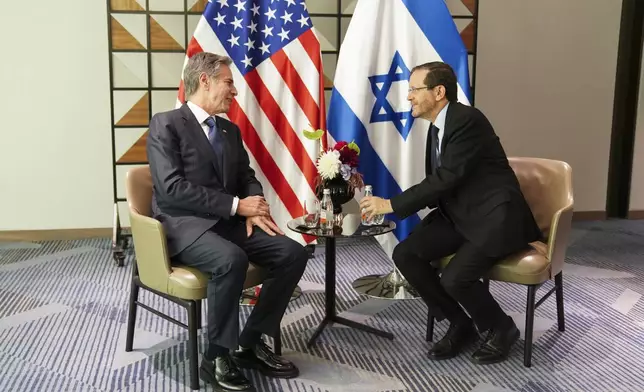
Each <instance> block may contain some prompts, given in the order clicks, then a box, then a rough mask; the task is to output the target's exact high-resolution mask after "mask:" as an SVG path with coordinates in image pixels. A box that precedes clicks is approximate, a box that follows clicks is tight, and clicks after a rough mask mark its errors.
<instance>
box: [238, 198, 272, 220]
mask: <svg viewBox="0 0 644 392" xmlns="http://www.w3.org/2000/svg"><path fill="white" fill-rule="evenodd" d="M237 215H241V216H247V217H250V216H269V215H270V210H269V208H268V203H267V202H266V199H264V198H263V197H262V196H248V197H246V198H244V199H240V200H239V204H237Z"/></svg>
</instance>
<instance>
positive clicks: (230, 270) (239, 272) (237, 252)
mask: <svg viewBox="0 0 644 392" xmlns="http://www.w3.org/2000/svg"><path fill="white" fill-rule="evenodd" d="M247 271H248V256H247V255H246V253H245V252H244V251H243V250H241V249H240V248H238V247H231V249H230V250H229V251H228V252H227V255H226V257H225V261H224V262H223V263H222V268H221V271H220V272H221V274H222V275H223V274H230V275H233V276H235V277H237V278H240V279H244V278H245V277H246V272H247ZM215 274H216V272H215Z"/></svg>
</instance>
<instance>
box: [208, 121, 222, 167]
mask: <svg viewBox="0 0 644 392" xmlns="http://www.w3.org/2000/svg"><path fill="white" fill-rule="evenodd" d="M204 122H205V123H206V125H208V141H209V142H210V145H211V146H212V149H213V150H214V151H215V158H216V160H217V164H218V165H219V171H220V172H221V169H222V167H223V161H224V160H223V158H224V140H223V136H222V134H221V131H220V130H219V129H217V123H216V122H215V119H214V118H212V117H208V118H207V119H206V120H205V121H204Z"/></svg>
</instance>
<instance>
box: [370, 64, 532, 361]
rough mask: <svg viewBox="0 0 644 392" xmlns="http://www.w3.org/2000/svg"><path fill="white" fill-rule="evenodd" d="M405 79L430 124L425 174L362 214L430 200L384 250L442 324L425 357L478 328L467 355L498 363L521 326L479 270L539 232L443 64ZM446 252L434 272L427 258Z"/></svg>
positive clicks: (400, 212)
mask: <svg viewBox="0 0 644 392" xmlns="http://www.w3.org/2000/svg"><path fill="white" fill-rule="evenodd" d="M409 86H410V88H409V94H408V96H407V99H408V100H409V101H410V102H411V105H412V115H413V116H414V117H420V118H424V119H426V120H429V121H430V122H431V126H430V129H429V131H430V136H428V138H427V151H426V154H425V155H426V156H425V179H424V180H423V181H421V182H420V183H419V184H417V185H414V186H412V187H411V188H409V189H407V190H405V191H404V192H403V193H401V194H399V195H397V196H395V197H393V198H392V199H391V200H385V199H381V198H378V197H367V198H364V199H363V200H361V203H360V204H361V206H362V207H363V208H365V209H366V211H367V214H368V215H373V214H383V213H392V212H393V213H395V214H396V215H397V216H398V217H400V218H401V219H402V218H406V217H407V216H409V215H411V214H414V213H416V212H418V211H419V210H421V209H423V208H425V207H429V208H435V209H434V210H433V211H432V212H430V214H429V215H427V216H426V217H425V219H423V221H422V222H421V223H420V224H419V225H418V226H417V227H415V228H414V230H413V231H412V233H411V234H410V235H409V236H408V237H407V238H406V239H405V240H404V241H402V242H400V243H399V244H398V245H397V246H396V248H395V249H394V251H393V255H392V258H393V260H394V262H395V264H396V266H397V267H398V269H399V270H400V271H401V272H402V274H403V275H404V276H405V277H406V278H407V280H408V282H409V283H410V284H411V285H412V286H413V287H414V288H416V290H418V292H419V294H420V295H421V297H422V298H423V300H424V301H425V302H426V303H427V306H428V307H429V309H430V311H431V312H432V314H433V315H434V316H435V317H436V319H437V320H442V319H444V318H447V319H448V320H449V322H450V327H449V329H448V331H447V334H446V335H445V336H444V337H443V338H442V339H441V340H439V341H438V342H437V343H436V344H434V345H433V346H432V348H431V350H430V351H429V356H430V358H432V359H446V358H451V357H454V356H455V355H457V354H458V353H459V352H460V351H461V350H462V349H463V348H464V347H465V346H466V345H467V344H469V343H472V342H474V341H475V340H477V338H478V334H477V330H476V329H477V328H478V331H480V332H484V331H489V333H488V334H487V337H486V338H485V341H484V342H483V344H482V345H481V346H480V348H479V349H478V350H476V351H475V352H474V354H473V356H472V359H473V361H474V362H476V363H494V362H499V361H502V360H504V359H505V358H507V355H508V353H509V351H510V348H511V346H512V345H513V344H514V343H515V342H516V341H517V339H518V338H519V330H518V329H517V327H516V325H515V324H514V321H513V320H512V318H510V317H509V316H507V315H506V314H505V313H504V312H503V310H502V309H501V308H500V306H499V304H498V303H497V302H496V301H495V300H494V298H493V297H492V295H491V294H490V292H489V291H488V289H487V287H486V286H485V285H484V284H483V283H482V282H481V281H480V278H481V277H482V276H483V275H484V274H485V273H486V272H487V271H488V270H489V269H490V268H491V267H492V266H493V265H494V264H495V263H496V262H497V261H499V259H501V258H503V257H504V256H507V255H509V254H511V253H513V252H517V251H519V250H521V249H524V248H526V247H527V246H528V244H529V243H530V242H532V241H535V240H537V239H539V238H540V236H541V234H540V231H539V228H538V227H537V224H536V222H535V220H534V217H533V216H532V212H531V211H530V208H529V207H528V205H527V203H526V201H525V198H524V196H523V194H522V192H521V189H520V188H519V183H518V180H517V178H516V176H515V174H514V172H513V170H512V168H511V167H510V165H509V164H508V160H507V157H506V155H505V152H504V150H503V147H502V146H501V143H500V141H499V138H498V137H497V136H496V134H495V133H494V129H493V128H492V125H491V124H490V122H489V121H488V120H487V118H486V117H485V116H484V115H483V114H482V113H481V112H480V111H479V110H478V109H475V108H473V107H470V106H466V105H462V104H460V103H458V102H457V82H456V75H455V74H454V71H453V70H452V69H451V67H450V66H449V65H447V64H445V63H442V62H432V63H427V64H423V65H419V66H417V67H415V68H414V69H412V73H411V76H410V79H409ZM451 254H455V255H454V257H453V259H452V260H451V262H450V263H449V265H448V266H447V267H446V268H445V269H444V270H443V271H442V276H441V277H439V276H438V273H437V271H436V270H435V269H434V268H433V267H432V265H431V262H432V261H436V260H439V259H441V258H443V257H445V256H448V255H451ZM461 306H462V308H461ZM463 308H464V309H465V311H467V313H468V314H469V316H468V314H466V313H465V312H464V311H463ZM470 317H471V318H470Z"/></svg>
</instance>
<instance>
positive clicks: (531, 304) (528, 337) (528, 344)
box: [523, 285, 538, 367]
mask: <svg viewBox="0 0 644 392" xmlns="http://www.w3.org/2000/svg"><path fill="white" fill-rule="evenodd" d="M537 287H538V286H536V285H532V286H528V298H527V305H526V314H525V343H524V346H523V365H524V366H525V367H530V366H532V332H533V330H534V309H535V296H536V294H537Z"/></svg>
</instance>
